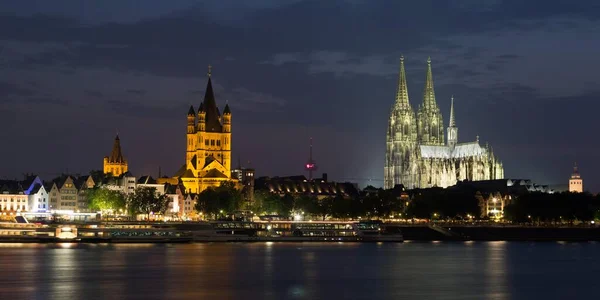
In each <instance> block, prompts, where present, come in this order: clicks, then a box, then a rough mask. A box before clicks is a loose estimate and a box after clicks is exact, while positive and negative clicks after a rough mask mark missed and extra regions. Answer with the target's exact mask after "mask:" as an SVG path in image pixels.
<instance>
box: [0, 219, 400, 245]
mask: <svg viewBox="0 0 600 300" xmlns="http://www.w3.org/2000/svg"><path fill="white" fill-rule="evenodd" d="M251 241H273V242H275V241H280V242H286V241H293V242H310V241H318V242H327V241H329V242H403V237H402V233H401V232H400V231H399V230H398V229H397V228H393V227H387V226H386V225H385V224H384V223H381V222H377V221H364V222H343V221H339V222H338V221H256V222H242V221H214V222H183V223H134V222H99V223H81V224H40V223H34V224H31V223H29V224H19V223H1V224H0V242H88V243H188V242H251Z"/></svg>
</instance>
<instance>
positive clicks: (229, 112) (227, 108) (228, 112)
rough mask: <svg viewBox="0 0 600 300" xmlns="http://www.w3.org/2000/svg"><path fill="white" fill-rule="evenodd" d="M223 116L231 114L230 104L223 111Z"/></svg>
mask: <svg viewBox="0 0 600 300" xmlns="http://www.w3.org/2000/svg"><path fill="white" fill-rule="evenodd" d="M223 114H224V115H227V114H231V109H229V103H227V104H225V109H224V110H223Z"/></svg>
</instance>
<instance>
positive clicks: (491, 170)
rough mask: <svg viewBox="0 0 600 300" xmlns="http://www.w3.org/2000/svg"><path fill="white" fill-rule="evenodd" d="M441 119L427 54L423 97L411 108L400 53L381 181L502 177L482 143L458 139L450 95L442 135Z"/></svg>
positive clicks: (427, 183) (421, 183)
mask: <svg viewBox="0 0 600 300" xmlns="http://www.w3.org/2000/svg"><path fill="white" fill-rule="evenodd" d="M443 126H444V122H443V118H442V114H441V112H440V108H439V107H438V105H437V103H436V100H435V92H434V88H433V76H432V73H431V59H428V60H427V76H426V80H425V88H424V91H423V103H422V104H421V105H419V107H418V109H417V113H416V114H415V112H414V111H413V109H412V107H411V105H410V102H409V97H408V88H407V85H406V74H405V71H404V58H403V57H401V58H400V75H399V80H398V90H397V92H396V102H395V103H394V105H393V106H392V109H391V113H390V118H389V123H388V128H387V139H386V156H385V159H386V161H385V171H384V172H385V175H384V187H385V188H393V187H394V186H395V185H397V184H402V185H403V186H404V187H405V188H408V189H414V188H429V187H444V188H445V187H448V186H452V185H455V184H456V183H457V181H462V180H471V181H477V180H493V179H502V178H503V177H504V169H503V167H502V162H500V161H499V160H498V159H497V158H496V157H495V156H494V153H493V151H492V150H491V148H490V147H489V146H488V145H487V144H486V145H485V146H481V145H480V144H479V137H477V139H476V140H475V141H473V142H466V143H458V127H457V126H456V121H455V119H454V98H452V99H451V102H450V122H449V124H448V128H447V132H448V138H447V140H446V139H445V138H444V128H443Z"/></svg>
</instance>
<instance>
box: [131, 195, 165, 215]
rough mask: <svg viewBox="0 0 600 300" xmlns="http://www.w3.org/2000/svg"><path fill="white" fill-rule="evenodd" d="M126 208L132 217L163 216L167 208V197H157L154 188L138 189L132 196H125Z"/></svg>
mask: <svg viewBox="0 0 600 300" xmlns="http://www.w3.org/2000/svg"><path fill="white" fill-rule="evenodd" d="M127 207H128V209H129V211H130V212H131V214H132V215H137V214H146V215H147V216H148V219H150V214H154V213H156V214H164V213H165V212H166V211H167V209H168V208H169V197H168V196H167V195H159V194H158V193H157V192H156V188H153V187H138V188H136V189H135V191H134V192H133V193H132V194H129V195H128V196H127Z"/></svg>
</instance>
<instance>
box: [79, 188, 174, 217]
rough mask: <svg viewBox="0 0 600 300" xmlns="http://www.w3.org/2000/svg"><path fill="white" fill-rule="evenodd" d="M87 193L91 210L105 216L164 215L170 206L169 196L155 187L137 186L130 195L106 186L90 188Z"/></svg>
mask: <svg viewBox="0 0 600 300" xmlns="http://www.w3.org/2000/svg"><path fill="white" fill-rule="evenodd" d="M86 194H87V195H86V196H87V200H88V205H89V208H90V210H92V211H99V212H101V213H102V215H103V216H109V215H117V214H119V215H121V214H127V215H130V216H137V215H146V218H147V219H150V218H151V216H152V215H155V214H158V215H164V214H165V213H167V210H168V208H169V197H168V196H167V195H161V194H160V193H158V192H157V190H156V188H154V187H137V188H136V189H135V190H134V192H133V193H131V194H128V195H125V194H124V193H122V192H120V191H113V190H109V189H105V188H93V189H88V190H87V191H86Z"/></svg>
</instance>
